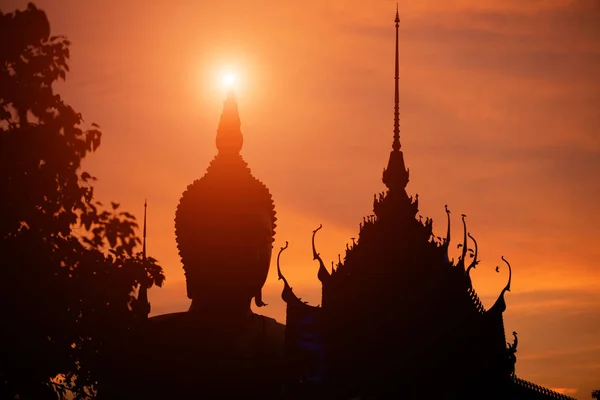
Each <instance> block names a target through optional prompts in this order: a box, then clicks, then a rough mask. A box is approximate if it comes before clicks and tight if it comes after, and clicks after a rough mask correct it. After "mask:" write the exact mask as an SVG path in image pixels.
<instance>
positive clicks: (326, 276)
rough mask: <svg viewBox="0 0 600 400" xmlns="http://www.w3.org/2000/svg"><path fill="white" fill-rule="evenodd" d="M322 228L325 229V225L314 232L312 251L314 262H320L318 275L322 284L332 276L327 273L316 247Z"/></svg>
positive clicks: (321, 225)
mask: <svg viewBox="0 0 600 400" xmlns="http://www.w3.org/2000/svg"><path fill="white" fill-rule="evenodd" d="M321 228H323V224H320V225H319V227H318V228H317V229H315V230H314V231H313V234H312V251H313V260H319V272H318V273H317V278H319V281H321V283H326V282H327V280H328V279H329V277H330V276H331V275H330V274H329V271H327V268H325V264H324V263H323V259H322V258H321V255H320V254H319V253H317V248H316V247H315V235H316V234H317V232H318V231H319V230H320V229H321Z"/></svg>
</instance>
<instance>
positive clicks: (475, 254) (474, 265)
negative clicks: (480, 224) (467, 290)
mask: <svg viewBox="0 0 600 400" xmlns="http://www.w3.org/2000/svg"><path fill="white" fill-rule="evenodd" d="M467 236H469V237H470V238H471V240H472V241H473V243H475V252H474V253H473V250H471V249H469V252H470V253H471V258H473V261H471V264H469V267H468V268H467V270H466V272H465V273H466V274H467V278H468V279H469V285H471V276H470V275H469V272H471V268H477V265H478V264H479V261H480V260H478V259H477V253H478V248H477V240H475V238H474V237H473V236H471V233H470V232H469V233H467Z"/></svg>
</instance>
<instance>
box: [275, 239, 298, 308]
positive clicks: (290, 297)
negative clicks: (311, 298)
mask: <svg viewBox="0 0 600 400" xmlns="http://www.w3.org/2000/svg"><path fill="white" fill-rule="evenodd" d="M288 244H289V243H288V242H287V241H286V242H285V246H284V247H281V248H280V249H279V253H277V278H278V279H279V280H283V291H282V292H281V298H282V299H283V301H285V302H286V303H287V304H294V303H302V301H301V300H300V299H299V298H298V297H296V295H295V294H294V292H293V291H292V288H291V287H290V285H289V283H288V281H287V279H285V276H283V274H282V273H281V266H280V264H279V259H280V257H281V253H283V251H284V250H285V249H287V248H288Z"/></svg>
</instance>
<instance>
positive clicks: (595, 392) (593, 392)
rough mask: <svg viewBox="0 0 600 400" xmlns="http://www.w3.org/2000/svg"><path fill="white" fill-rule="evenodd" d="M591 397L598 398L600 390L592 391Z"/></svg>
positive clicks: (598, 399)
mask: <svg viewBox="0 0 600 400" xmlns="http://www.w3.org/2000/svg"><path fill="white" fill-rule="evenodd" d="M592 399H596V400H600V390H594V391H592Z"/></svg>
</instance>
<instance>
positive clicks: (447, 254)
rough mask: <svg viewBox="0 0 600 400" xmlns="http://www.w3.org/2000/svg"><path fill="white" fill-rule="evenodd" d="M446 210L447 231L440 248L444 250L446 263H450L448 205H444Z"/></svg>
mask: <svg viewBox="0 0 600 400" xmlns="http://www.w3.org/2000/svg"><path fill="white" fill-rule="evenodd" d="M444 208H445V209H446V215H447V216H448V230H447V231H446V239H445V241H444V242H443V244H442V246H443V247H444V249H445V250H446V262H450V253H449V250H450V210H448V205H447V204H446V205H444Z"/></svg>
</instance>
